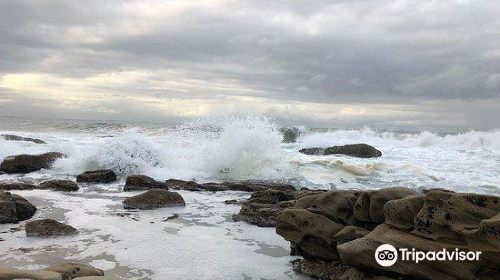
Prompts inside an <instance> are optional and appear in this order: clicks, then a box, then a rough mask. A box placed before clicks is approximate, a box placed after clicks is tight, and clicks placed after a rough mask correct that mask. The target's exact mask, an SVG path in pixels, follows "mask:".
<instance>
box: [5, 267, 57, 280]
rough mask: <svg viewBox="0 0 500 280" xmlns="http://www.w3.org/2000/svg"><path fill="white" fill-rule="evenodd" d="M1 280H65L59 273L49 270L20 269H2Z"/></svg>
mask: <svg viewBox="0 0 500 280" xmlns="http://www.w3.org/2000/svg"><path fill="white" fill-rule="evenodd" d="M0 279H1V280H21V279H30V280H65V279H63V278H62V275H61V274H59V273H57V272H52V271H47V270H41V269H37V270H19V269H6V268H0Z"/></svg>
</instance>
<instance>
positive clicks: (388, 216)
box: [384, 194, 424, 230]
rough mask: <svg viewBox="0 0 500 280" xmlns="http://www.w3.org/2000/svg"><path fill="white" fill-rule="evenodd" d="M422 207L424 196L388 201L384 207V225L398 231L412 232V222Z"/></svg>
mask: <svg viewBox="0 0 500 280" xmlns="http://www.w3.org/2000/svg"><path fill="white" fill-rule="evenodd" d="M423 206H424V195H419V194H417V195H411V196H407V197H405V198H401V199H394V200H390V201H388V202H387V203H385V205H384V217H385V223H386V224H388V225H391V226H394V227H397V228H399V229H404V230H413V229H414V228H415V225H414V222H413V221H414V220H415V217H416V216H417V214H418V212H420V210H421V209H422V207H423Z"/></svg>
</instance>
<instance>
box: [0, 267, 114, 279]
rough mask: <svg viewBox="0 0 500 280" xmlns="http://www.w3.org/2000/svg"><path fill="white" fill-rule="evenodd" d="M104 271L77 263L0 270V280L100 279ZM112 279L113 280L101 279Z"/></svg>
mask: <svg viewBox="0 0 500 280" xmlns="http://www.w3.org/2000/svg"><path fill="white" fill-rule="evenodd" d="M103 276H104V271H102V270H101V269H98V268H95V267H93V266H90V265H84V264H78V263H57V264H55V265H52V266H50V267H48V268H44V269H35V270H24V269H23V270H21V269H6V268H0V279H2V280H16V279H19V280H21V279H31V280H71V279H100V278H93V277H103ZM102 279H103V280H106V279H114V278H102Z"/></svg>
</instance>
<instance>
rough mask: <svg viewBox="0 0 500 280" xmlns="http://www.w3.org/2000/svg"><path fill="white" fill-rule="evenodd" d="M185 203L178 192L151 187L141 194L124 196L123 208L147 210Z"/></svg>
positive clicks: (183, 204)
mask: <svg viewBox="0 0 500 280" xmlns="http://www.w3.org/2000/svg"><path fill="white" fill-rule="evenodd" d="M185 205H186V203H185V202H184V199H183V198H182V196H181V195H180V194H178V193H176V192H170V191H167V190H163V189H152V190H149V191H147V192H145V193H143V194H140V195H136V196H132V197H129V198H126V199H125V200H124V201H123V207H124V208H125V209H143V210H147V209H156V208H162V207H176V206H185Z"/></svg>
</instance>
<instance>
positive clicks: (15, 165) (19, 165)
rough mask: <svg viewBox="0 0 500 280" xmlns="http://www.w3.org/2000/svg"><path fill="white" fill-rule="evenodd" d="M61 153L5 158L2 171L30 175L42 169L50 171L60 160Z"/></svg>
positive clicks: (0, 169)
mask: <svg viewBox="0 0 500 280" xmlns="http://www.w3.org/2000/svg"><path fill="white" fill-rule="evenodd" d="M62 157H64V155H63V154H61V153H56V152H51V153H45V154H39V155H17V156H9V157H6V158H4V160H3V161H2V163H1V164H0V171H3V172H5V173H9V174H12V173H30V172H33V171H37V170H40V169H43V168H45V169H48V168H50V166H51V165H52V164H53V163H54V162H55V161H56V160H57V159H59V158H62Z"/></svg>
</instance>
